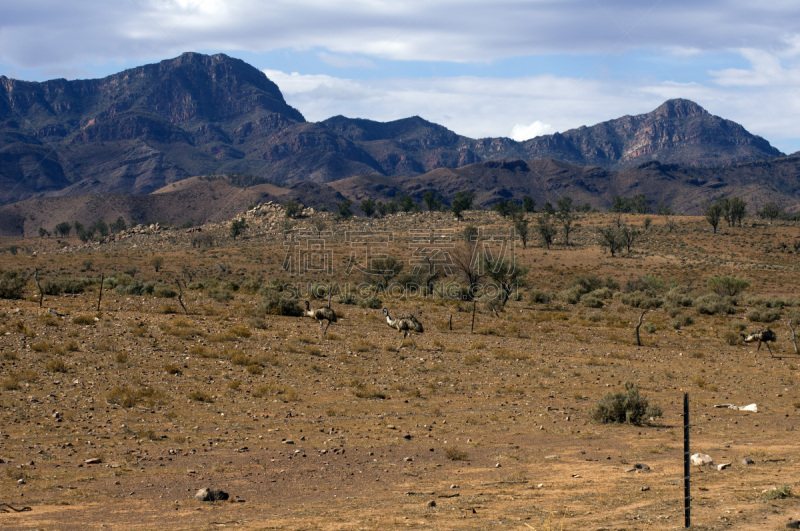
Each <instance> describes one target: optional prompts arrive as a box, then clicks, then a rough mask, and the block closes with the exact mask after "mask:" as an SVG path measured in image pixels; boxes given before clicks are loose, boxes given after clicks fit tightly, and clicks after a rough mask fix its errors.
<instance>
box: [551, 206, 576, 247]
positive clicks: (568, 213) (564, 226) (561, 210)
mask: <svg viewBox="0 0 800 531" xmlns="http://www.w3.org/2000/svg"><path fill="white" fill-rule="evenodd" d="M556 204H557V205H558V212H556V217H557V218H558V221H559V223H561V230H562V232H563V234H564V245H567V246H569V235H570V233H571V232H572V223H573V222H574V221H575V211H574V209H573V206H572V198H571V197H569V196H564V197H562V198H561V199H559V200H558V201H557V202H556Z"/></svg>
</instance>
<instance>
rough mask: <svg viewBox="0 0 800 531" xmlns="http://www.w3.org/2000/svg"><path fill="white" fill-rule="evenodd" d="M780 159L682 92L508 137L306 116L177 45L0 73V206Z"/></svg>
mask: <svg viewBox="0 0 800 531" xmlns="http://www.w3.org/2000/svg"><path fill="white" fill-rule="evenodd" d="M778 155H780V153H779V152H778V150H776V149H775V148H773V147H772V146H770V145H769V143H768V142H766V141H765V140H764V139H762V138H759V137H757V136H754V135H751V134H750V133H748V132H747V131H746V130H745V129H744V128H743V127H741V126H740V125H738V124H736V123H734V122H731V121H729V120H724V119H722V118H719V117H716V116H713V115H711V114H709V113H708V112H706V111H705V110H704V109H703V108H702V107H700V106H699V105H697V104H695V103H693V102H690V101H687V100H670V101H668V102H666V103H664V104H663V105H661V106H660V107H658V108H657V109H655V110H654V111H653V112H650V113H647V114H642V115H638V116H624V117H622V118H619V119H616V120H610V121H608V122H603V123H601V124H597V125H594V126H591V127H581V128H578V129H573V130H570V131H565V132H563V133H556V134H553V135H548V136H543V137H537V138H534V139H531V140H528V141H525V142H516V141H514V140H511V139H509V138H485V139H471V138H467V137H463V136H460V135H458V134H456V133H454V132H453V131H450V130H448V129H447V128H445V127H442V126H441V125H438V124H435V123H431V122H428V121H426V120H424V119H422V118H420V117H416V116H415V117H411V118H404V119H402V120H395V121H392V122H385V123H384V122H376V121H372V120H363V119H352V118H346V117H344V116H335V117H333V118H330V119H328V120H325V121H322V122H319V123H309V122H306V121H305V119H304V118H303V116H302V114H300V112H298V111H297V110H296V109H294V108H292V107H291V106H289V105H288V104H287V103H286V101H285V100H284V98H283V96H282V94H281V92H280V90H279V89H278V87H277V86H276V85H275V84H274V83H273V82H272V81H270V80H269V79H268V78H267V77H266V76H265V75H264V73H263V72H261V71H259V70H258V69H256V68H254V67H252V66H250V65H247V64H246V63H244V62H243V61H241V60H238V59H233V58H231V57H228V56H226V55H223V54H217V55H211V56H209V55H203V54H198V53H185V54H183V55H181V56H180V57H177V58H174V59H170V60H166V61H161V62H160V63H156V64H150V65H144V66H140V67H136V68H132V69H129V70H125V71H123V72H120V73H118V74H114V75H111V76H108V77H106V78H103V79H93V80H77V81H68V80H65V79H56V80H51V81H46V82H43V83H34V82H26V81H17V80H13V79H8V78H6V77H2V76H0V204H6V203H11V202H16V201H20V200H23V199H26V198H34V197H49V196H59V195H77V194H87V193H116V194H124V193H136V194H145V193H150V192H152V191H153V190H157V189H159V188H162V187H164V186H165V185H168V184H171V183H174V182H176V181H179V180H182V179H185V178H187V177H191V176H200V175H210V174H227V175H232V174H240V175H247V176H248V178H249V179H250V180H251V181H252V182H261V183H266V182H273V183H289V184H291V183H299V182H305V181H310V182H315V183H328V182H332V181H337V180H340V179H344V178H348V177H353V176H358V175H366V174H379V175H383V176H395V175H400V176H413V175H420V174H423V173H425V172H429V171H431V170H435V169H437V168H460V167H463V166H465V165H470V164H475V163H480V162H486V161H491V160H516V159H520V160H532V159H542V158H551V159H554V160H558V161H563V162H568V163H570V164H574V165H579V166H597V167H600V168H604V169H606V170H610V169H617V170H619V169H625V168H631V167H636V166H638V165H640V164H642V163H644V162H648V161H654V160H657V161H660V162H662V163H674V164H682V165H690V166H697V167H708V166H719V165H727V164H731V163H737V162H742V161H749V160H764V159H769V158H773V157H776V156H778Z"/></svg>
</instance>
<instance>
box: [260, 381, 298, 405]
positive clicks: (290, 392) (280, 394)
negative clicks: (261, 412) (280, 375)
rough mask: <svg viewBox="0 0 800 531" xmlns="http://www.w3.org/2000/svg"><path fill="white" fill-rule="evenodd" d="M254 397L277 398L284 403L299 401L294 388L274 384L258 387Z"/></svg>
mask: <svg viewBox="0 0 800 531" xmlns="http://www.w3.org/2000/svg"><path fill="white" fill-rule="evenodd" d="M253 396H254V397H256V398H269V397H275V398H279V399H281V400H283V401H284V402H295V401H297V400H298V399H299V398H298V395H297V391H296V390H295V388H294V387H291V386H288V385H278V384H272V383H268V384H264V385H261V386H259V387H257V388H256V389H255V390H254V391H253Z"/></svg>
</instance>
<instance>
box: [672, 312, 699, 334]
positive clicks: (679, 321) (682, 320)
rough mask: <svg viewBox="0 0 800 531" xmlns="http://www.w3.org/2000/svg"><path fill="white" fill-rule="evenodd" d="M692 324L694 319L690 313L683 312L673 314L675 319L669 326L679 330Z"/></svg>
mask: <svg viewBox="0 0 800 531" xmlns="http://www.w3.org/2000/svg"><path fill="white" fill-rule="evenodd" d="M691 324H694V319H692V317H691V316H690V315H685V314H680V313H679V314H678V315H676V316H675V319H674V320H673V321H672V323H671V326H672V328H674V329H675V330H680V329H681V328H683V327H684V326H689V325H691Z"/></svg>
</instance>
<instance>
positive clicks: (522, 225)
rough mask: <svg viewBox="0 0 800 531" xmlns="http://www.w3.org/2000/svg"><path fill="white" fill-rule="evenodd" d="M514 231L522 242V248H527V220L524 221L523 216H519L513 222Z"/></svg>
mask: <svg viewBox="0 0 800 531" xmlns="http://www.w3.org/2000/svg"><path fill="white" fill-rule="evenodd" d="M514 231H515V232H516V233H517V235H518V236H519V238H520V239H521V240H522V248H523V249H525V248H527V247H528V220H527V219H525V216H523V215H519V216H517V217H516V219H515V220H514Z"/></svg>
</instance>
